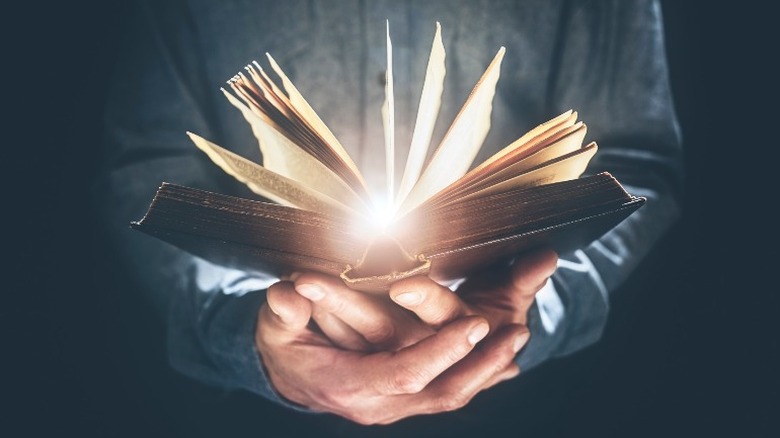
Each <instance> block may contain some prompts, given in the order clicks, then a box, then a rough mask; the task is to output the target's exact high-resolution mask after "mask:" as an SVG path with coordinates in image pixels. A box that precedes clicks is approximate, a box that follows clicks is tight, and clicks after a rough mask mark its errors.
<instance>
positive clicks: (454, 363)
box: [255, 282, 528, 424]
mask: <svg viewBox="0 0 780 438" xmlns="http://www.w3.org/2000/svg"><path fill="white" fill-rule="evenodd" d="M311 315H312V303H311V302H310V301H309V300H307V299H305V298H304V297H302V296H301V295H299V294H297V293H296V292H295V289H294V288H293V284H292V283H290V282H279V283H276V284H275V285H273V286H271V287H270V288H269V289H268V292H267V302H266V304H264V305H263V306H262V308H261V309H260V313H259V317H258V325H257V330H256V334H255V343H256V345H257V349H258V351H259V352H260V355H261V357H262V360H263V363H264V364H265V367H266V370H267V373H268V377H269V379H270V381H271V383H272V384H273V386H274V388H276V390H277V391H278V392H279V393H280V394H281V395H282V396H284V397H286V398H287V399H289V400H291V401H293V402H295V403H298V404H301V405H304V406H307V407H309V408H312V409H315V410H320V411H327V412H331V413H335V414H338V415H341V416H343V417H346V418H348V419H350V420H352V421H355V422H358V423H362V424H376V423H381V424H386V423H391V422H394V421H397V420H399V419H401V418H404V417H408V416H411V415H418V414H428V413H437V412H443V411H449V410H454V409H458V408H460V407H462V406H463V405H465V404H466V403H468V402H469V401H470V400H471V398H472V397H473V396H474V395H475V394H476V393H478V392H479V391H481V390H482V389H484V388H486V387H490V386H492V385H494V384H496V383H498V382H500V381H502V380H506V379H509V378H512V377H514V376H515V375H516V374H517V373H518V369H517V365H515V364H514V362H513V359H514V356H515V354H516V353H517V351H518V350H519V349H520V348H522V346H523V345H524V344H525V342H526V341H527V339H528V331H527V329H525V327H523V326H521V325H518V324H509V325H507V326H505V327H504V328H502V329H501V330H499V331H497V332H495V333H494V334H492V335H491V336H490V338H489V339H486V340H485V341H484V342H482V343H481V344H480V346H479V348H478V350H477V351H474V346H475V344H477V343H478V342H479V341H480V340H482V339H483V338H485V336H486V335H487V333H488V330H489V329H488V324H487V321H486V320H485V319H484V318H482V317H479V316H465V317H463V318H458V319H454V320H453V321H452V322H450V323H446V324H442V325H441V327H440V328H439V330H438V331H436V332H431V333H430V334H429V335H428V336H427V337H425V338H424V339H422V340H419V342H416V343H414V344H411V345H408V346H403V347H401V348H399V349H398V350H397V351H392V350H390V351H379V352H363V351H354V350H345V349H343V348H340V347H338V346H337V345H335V344H334V343H332V342H331V341H330V340H329V339H328V338H327V337H326V336H325V335H323V334H322V333H321V332H319V331H315V330H313V329H312V328H311V327H310V324H309V323H310V319H311ZM472 352H473V353H472ZM469 353H472V354H469Z"/></svg>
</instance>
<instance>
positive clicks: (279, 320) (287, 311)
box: [266, 281, 311, 332]
mask: <svg viewBox="0 0 780 438" xmlns="http://www.w3.org/2000/svg"><path fill="white" fill-rule="evenodd" d="M266 301H267V303H268V308H269V310H270V313H272V315H271V317H270V318H269V319H270V320H271V322H272V323H273V324H274V325H276V326H277V328H279V329H281V330H285V331H291V332H299V331H301V330H304V329H305V328H306V326H307V324H309V320H310V319H311V302H310V301H309V300H307V299H306V298H304V297H302V296H300V295H299V294H297V293H296V292H295V288H294V287H293V283H291V282H288V281H280V282H278V283H276V284H274V285H272V286H271V287H269V288H268V291H267V292H266Z"/></svg>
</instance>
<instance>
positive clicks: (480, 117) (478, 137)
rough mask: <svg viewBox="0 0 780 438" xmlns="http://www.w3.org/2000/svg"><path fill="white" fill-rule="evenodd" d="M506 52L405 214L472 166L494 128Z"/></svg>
mask: <svg viewBox="0 0 780 438" xmlns="http://www.w3.org/2000/svg"><path fill="white" fill-rule="evenodd" d="M505 52H506V49H505V48H504V47H501V49H500V50H499V51H498V53H497V54H496V56H495V58H493V61H492V62H491V63H490V65H489V66H488V68H487V70H485V73H484V74H483V75H482V77H481V78H480V80H479V81H478V82H477V85H476V86H475V87H474V89H473V90H472V92H471V95H470V96H469V97H468V99H467V100H466V103H465V104H464V105H463V108H461V110H460V113H458V115H457V116H456V117H455V121H454V122H453V123H452V125H451V126H450V129H449V130H448V131H447V133H446V134H445V135H444V139H443V140H442V142H441V144H440V145H439V147H438V148H437V149H436V152H435V153H434V155H433V157H432V158H431V161H430V163H429V164H428V166H427V167H426V168H425V170H424V171H423V174H422V176H421V177H420V180H419V181H417V184H415V186H414V188H412V191H411V193H409V197H408V198H406V200H405V201H404V203H403V205H402V206H401V209H400V212H399V213H400V215H403V214H405V213H406V212H408V211H410V210H411V209H413V208H415V207H417V206H418V205H420V204H422V203H423V202H425V200H427V199H428V198H430V197H431V196H433V195H434V194H435V193H436V192H438V191H439V190H441V189H443V188H445V187H447V186H448V185H450V184H451V183H452V182H454V181H455V180H457V179H458V178H460V177H462V176H463V175H464V174H465V173H466V171H467V170H468V169H469V167H471V163H472V161H474V157H476V155H477V152H479V148H480V147H482V142H483V141H484V140H485V137H486V136H487V133H488V130H489V129H490V115H491V112H492V110H493V96H494V95H495V92H496V83H497V82H498V77H499V74H500V69H501V61H502V59H503V58H504V53H505Z"/></svg>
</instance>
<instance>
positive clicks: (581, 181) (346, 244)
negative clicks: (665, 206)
mask: <svg viewBox="0 0 780 438" xmlns="http://www.w3.org/2000/svg"><path fill="white" fill-rule="evenodd" d="M503 57H504V48H503V47H502V48H501V49H500V50H499V51H498V53H497V54H496V56H495V58H494V59H493V61H492V62H491V63H490V64H489V65H488V67H487V69H486V71H485V73H484V74H483V75H482V77H481V78H480V79H479V81H478V82H477V84H476V86H475V87H474V89H473V91H472V92H471V94H470V95H469V96H468V98H467V99H466V102H465V104H464V105H463V107H462V109H461V110H460V112H459V113H458V115H457V116H456V118H455V120H454V121H453V122H452V124H451V125H450V127H449V130H448V131H447V132H446V134H445V135H444V137H443V139H442V140H441V142H440V143H439V144H438V147H436V149H435V150H434V151H433V152H432V154H429V152H428V148H429V143H430V142H431V137H432V133H433V128H434V125H435V123H436V119H437V116H438V113H439V107H440V103H441V94H442V90H443V86H444V76H445V51H444V45H443V43H442V39H441V28H440V26H439V24H438V23H437V25H436V32H435V35H434V39H433V46H432V48H431V54H430V58H429V60H428V66H427V70H426V74H425V80H424V83H423V89H422V96H421V98H420V104H419V108H418V112H417V119H416V122H415V127H414V132H413V135H412V139H411V146H410V148H409V153H408V157H407V161H406V167H405V169H404V172H403V177H402V178H401V180H400V182H398V183H397V182H396V181H394V175H395V169H394V168H393V166H394V162H395V159H394V155H395V138H394V113H395V109H394V99H393V68H392V66H393V60H392V44H391V41H390V34H389V30H388V33H387V73H386V81H385V102H384V105H383V107H382V118H383V122H384V131H385V150H386V161H387V169H386V179H387V189H386V193H384V194H382V195H381V196H377V195H373V196H372V195H371V194H369V190H368V189H367V187H366V184H365V182H364V179H363V177H362V176H361V174H360V171H359V170H358V168H357V166H356V165H355V163H354V162H353V161H352V159H351V158H350V157H349V155H348V154H347V153H346V150H345V149H344V148H343V147H342V145H341V144H340V143H339V141H338V140H337V139H336V138H335V136H334V135H333V134H332V133H331V131H330V130H329V129H328V127H327V126H325V124H324V123H323V122H322V120H321V119H320V118H319V117H318V116H317V114H316V113H315V111H314V110H313V109H312V107H311V106H310V105H309V104H308V103H307V102H306V100H305V99H304V98H303V96H302V95H301V94H300V93H299V92H298V90H297V89H296V88H295V86H294V85H293V84H292V82H291V81H290V79H289V78H288V77H287V76H286V75H285V74H284V72H283V71H282V69H281V67H280V66H279V65H278V64H277V63H276V62H275V61H274V59H273V58H272V57H271V56H270V55H268V61H269V64H270V67H271V69H272V70H273V72H274V73H275V74H276V75H277V76H278V78H279V79H280V81H281V87H280V86H279V85H277V83H276V82H275V81H274V80H273V79H272V78H271V76H269V75H268V74H267V73H266V71H264V70H263V69H262V68H261V67H260V65H259V64H258V63H257V62H255V63H253V64H252V65H249V66H247V67H246V73H243V72H242V73H239V74H238V75H236V76H235V77H233V78H232V79H230V80H229V81H228V84H229V86H230V89H231V91H232V93H231V92H230V91H227V90H225V89H222V92H223V93H224V94H225V96H226V97H227V99H228V100H229V101H230V103H231V104H233V106H235V107H236V108H237V109H238V110H239V111H240V112H241V114H242V115H243V117H244V118H245V119H246V121H247V122H248V123H249V124H250V125H251V127H252V131H253V133H254V135H255V136H256V137H257V140H258V142H259V145H260V149H261V152H262V155H263V165H262V166H261V165H259V164H257V163H254V162H252V161H250V160H247V159H245V158H243V157H240V156H238V155H236V154H234V153H232V152H230V151H228V150H226V149H223V148H221V147H220V146H217V145H216V144H214V143H212V142H210V141H208V140H206V139H204V138H202V137H200V136H198V135H196V134H193V133H188V135H189V136H190V138H191V139H192V141H193V142H194V143H195V145H196V146H197V147H198V148H199V149H200V150H202V151H203V152H205V153H206V154H207V155H208V156H209V157H210V158H211V159H212V160H213V161H214V163H216V164H217V165H218V166H220V167H221V168H222V169H223V170H224V171H225V172H227V173H229V174H230V175H232V176H234V177H235V178H236V179H238V180H239V181H241V182H243V183H245V184H246V185H247V186H248V187H249V188H250V189H252V191H254V192H255V193H257V194H259V195H261V196H262V197H264V198H267V199H269V200H271V201H273V202H264V201H257V200H249V199H241V198H236V197H231V196H226V195H222V194H217V193H210V192H206V191H202V190H198V189H195V188H189V187H184V186H178V185H174V184H168V183H163V185H162V186H161V187H160V188H159V190H158V191H157V194H156V196H155V197H154V200H153V201H152V204H151V206H150V207H149V210H148V212H147V213H146V215H145V216H144V217H143V219H141V220H140V221H138V222H133V224H132V227H133V228H135V229H138V230H141V231H144V232H146V233H148V234H151V235H153V236H156V237H158V238H160V239H162V240H164V241H166V242H169V243H171V244H173V245H176V246H178V247H180V248H182V249H184V250H186V251H189V252H191V253H193V254H195V255H198V256H201V257H203V258H206V259H208V260H211V261H213V262H215V263H218V264H221V265H225V266H230V267H237V268H241V269H245V270H249V271H262V272H270V273H274V274H277V275H282V274H284V273H290V272H293V271H303V270H314V271H319V272H323V273H326V274H332V275H336V276H341V278H342V279H343V280H344V281H345V283H346V284H347V285H349V286H350V287H352V288H355V289H358V290H364V291H381V290H386V289H387V288H388V286H389V285H390V284H391V283H392V282H394V281H397V280H399V279H402V278H406V277H409V276H413V275H419V274H428V275H430V276H431V277H432V278H434V279H435V280H439V281H445V280H451V279H456V278H461V277H464V276H467V275H469V274H471V273H473V272H475V271H477V270H479V269H482V268H485V267H487V266H489V265H492V264H495V263H499V262H503V261H507V260H510V259H511V258H512V257H514V256H516V255H518V254H520V253H522V252H523V251H527V250H530V249H533V248H537V247H542V246H545V247H550V248H553V249H556V250H558V251H559V252H562V251H567V250H570V249H574V248H577V247H579V246H582V245H586V244H587V243H589V242H591V241H593V240H594V239H596V238H598V237H599V236H601V235H602V234H604V233H605V232H606V231H608V230H609V229H611V228H612V227H614V226H615V225H616V224H618V223H619V222H620V221H622V220H623V219H625V218H626V217H627V216H628V215H630V214H631V213H632V212H633V211H634V210H636V209H637V208H639V207H640V206H641V205H642V204H643V203H644V202H645V200H644V198H640V197H634V196H631V195H629V194H628V193H626V191H625V190H624V189H623V188H622V186H621V185H620V184H619V183H618V182H617V181H616V180H615V179H614V178H613V177H612V176H611V175H609V174H607V173H602V174H598V175H595V176H590V177H583V178H579V176H580V175H581V174H582V173H583V171H584V170H585V168H586V166H587V164H588V162H589V161H590V159H591V158H592V157H593V155H594V154H595V153H596V149H597V146H596V143H595V142H592V143H589V144H585V145H583V141H584V138H585V131H586V127H585V125H584V124H583V123H582V122H579V121H577V113H576V112H574V111H567V112H565V113H563V114H561V115H559V116H558V117H555V118H554V119H552V120H550V121H548V122H546V123H543V124H542V125H539V126H537V127H536V128H534V129H532V130H531V131H529V132H527V133H525V134H524V135H523V136H522V137H520V138H519V139H518V140H516V141H515V142H513V143H512V144H510V145H508V146H506V147H505V148H504V149H502V150H501V151H499V152H498V153H496V154H495V155H493V156H492V157H490V158H488V159H487V160H486V161H484V162H483V163H481V164H479V165H477V166H476V167H474V168H473V169H472V161H473V160H474V157H475V156H476V155H477V152H478V151H479V149H480V147H481V146H482V142H483V141H484V139H485V137H486V135H487V133H488V130H489V127H490V116H491V111H492V102H493V95H494V94H495V89H496V83H497V82H498V78H499V71H500V66H501V61H502V59H503ZM429 155H430V156H429ZM469 169H471V170H469Z"/></svg>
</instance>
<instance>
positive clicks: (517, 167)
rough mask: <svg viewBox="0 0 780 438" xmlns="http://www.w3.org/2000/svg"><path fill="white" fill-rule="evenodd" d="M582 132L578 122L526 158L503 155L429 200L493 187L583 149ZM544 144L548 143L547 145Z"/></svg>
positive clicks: (555, 135) (584, 132) (547, 139)
mask: <svg viewBox="0 0 780 438" xmlns="http://www.w3.org/2000/svg"><path fill="white" fill-rule="evenodd" d="M586 132H587V128H586V127H585V125H584V124H583V123H582V122H578V123H576V124H574V125H573V126H571V127H568V128H565V129H562V130H560V131H558V132H556V133H554V134H553V135H551V136H550V137H549V138H546V139H544V141H543V142H541V143H540V144H539V145H537V147H534V148H529V150H527V151H524V153H528V152H530V155H528V156H522V155H521V156H520V157H519V158H518V159H517V161H514V160H511V159H510V158H511V156H512V155H514V153H512V154H507V155H506V156H505V157H504V158H502V159H500V160H497V161H495V162H494V163H493V164H491V165H490V166H487V167H486V168H484V169H482V171H481V172H479V173H478V174H477V175H475V177H474V178H472V180H471V181H470V182H468V183H467V184H461V183H460V182H459V181H456V182H455V183H454V184H452V186H450V187H448V188H447V189H445V190H442V191H441V192H439V193H438V194H437V195H436V196H435V197H434V199H433V200H432V201H433V202H437V203H438V202H439V201H440V200H442V199H452V198H454V197H457V196H459V195H460V194H462V193H471V192H474V191H475V190H479V189H481V188H485V187H488V186H490V185H493V184H497V183H499V182H500V181H501V180H508V179H511V178H514V177H515V176H517V175H520V174H522V173H523V172H525V171H527V170H530V169H532V168H534V167H536V166H540V165H542V164H544V163H548V162H552V161H554V160H555V159H557V158H559V157H562V156H564V155H566V154H570V153H572V152H575V151H576V150H578V149H580V148H582V147H583V145H582V141H583V140H584V139H585V134H586ZM548 142H550V143H549V144H547V143H548ZM513 161H514V162H513Z"/></svg>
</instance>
